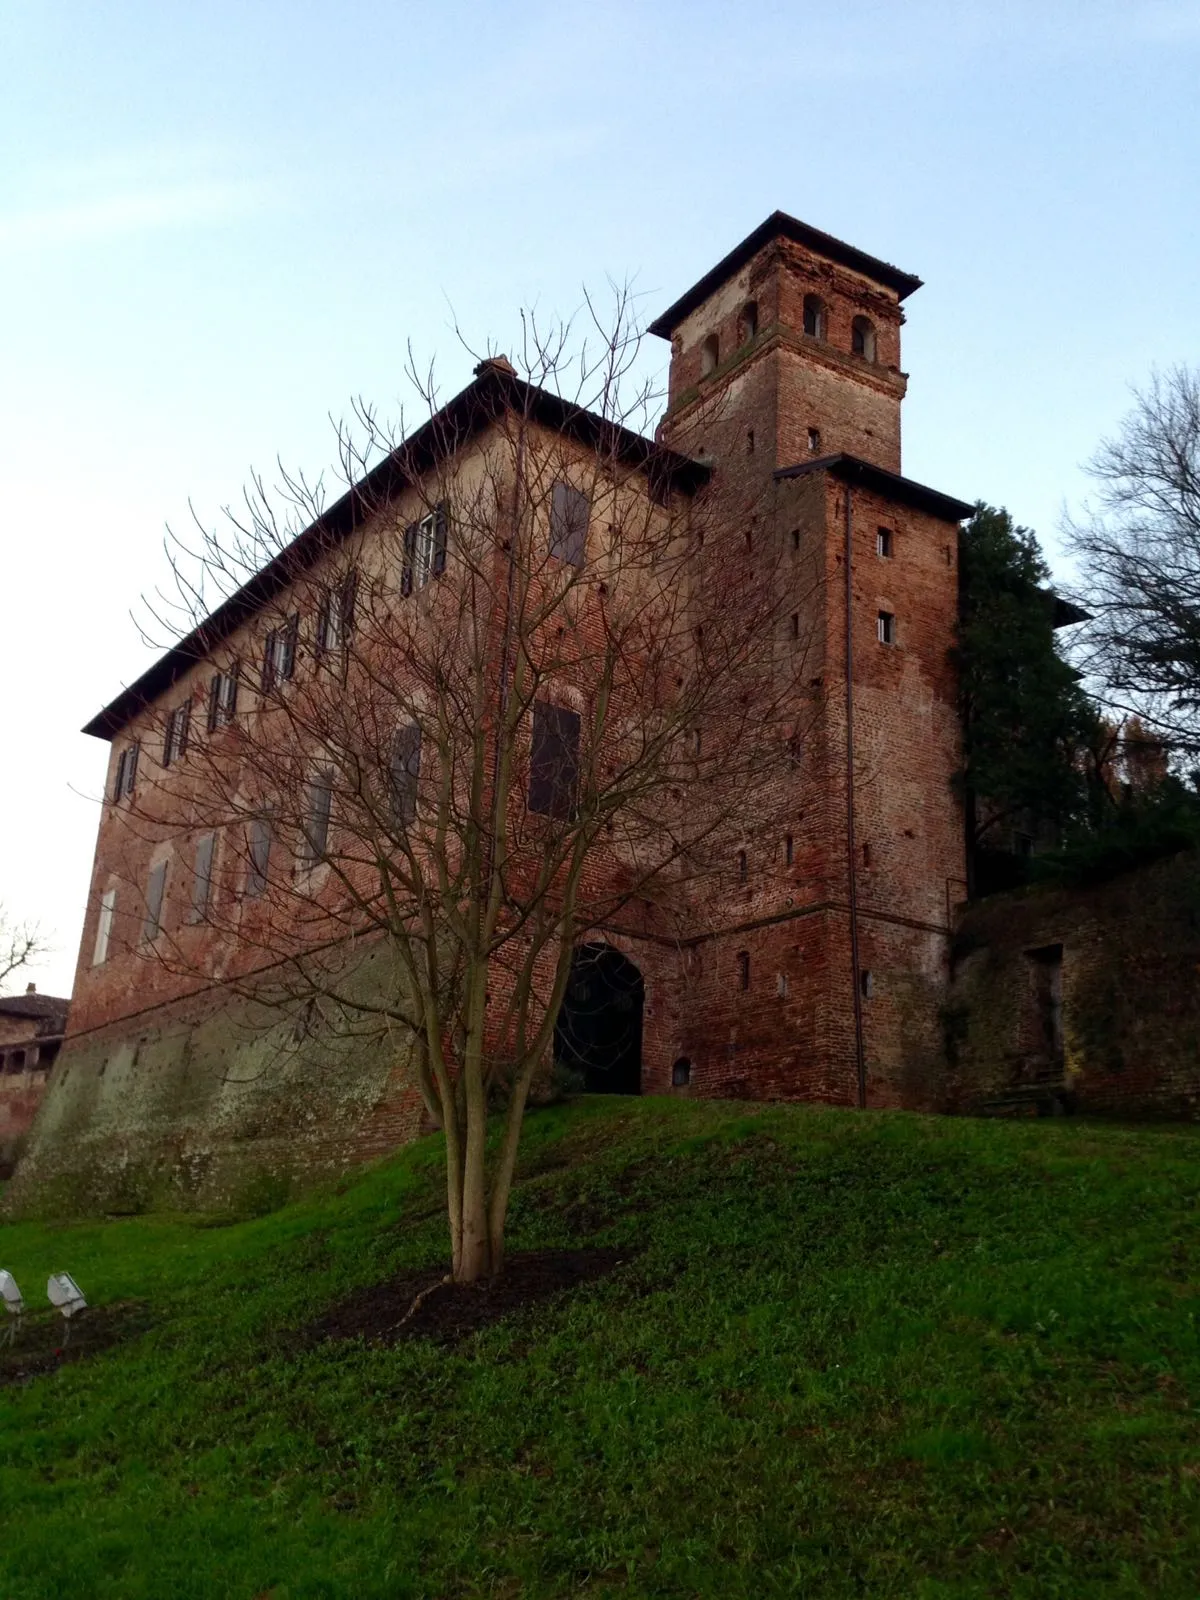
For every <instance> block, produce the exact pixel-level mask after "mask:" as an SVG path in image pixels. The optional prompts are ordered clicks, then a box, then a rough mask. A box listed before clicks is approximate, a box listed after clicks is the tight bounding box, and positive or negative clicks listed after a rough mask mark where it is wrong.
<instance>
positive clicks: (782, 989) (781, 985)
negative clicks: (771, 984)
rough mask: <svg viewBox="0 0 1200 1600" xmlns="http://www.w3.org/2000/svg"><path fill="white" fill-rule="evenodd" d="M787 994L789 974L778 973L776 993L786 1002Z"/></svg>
mask: <svg viewBox="0 0 1200 1600" xmlns="http://www.w3.org/2000/svg"><path fill="white" fill-rule="evenodd" d="M787 992H788V981H787V973H786V972H777V973H776V974H775V993H776V994H777V995H778V996H779V998H780V999H781V1000H786V999H787Z"/></svg>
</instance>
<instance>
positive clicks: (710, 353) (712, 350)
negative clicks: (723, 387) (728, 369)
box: [700, 333, 721, 378]
mask: <svg viewBox="0 0 1200 1600" xmlns="http://www.w3.org/2000/svg"><path fill="white" fill-rule="evenodd" d="M720 359H721V341H720V340H719V339H718V338H717V336H716V334H715V333H710V334H709V336H708V338H707V339H705V341H704V343H703V344H702V345H701V346H700V376H701V377H702V378H707V377H708V375H709V373H710V372H715V371H716V370H717V362H718V361H719V360H720Z"/></svg>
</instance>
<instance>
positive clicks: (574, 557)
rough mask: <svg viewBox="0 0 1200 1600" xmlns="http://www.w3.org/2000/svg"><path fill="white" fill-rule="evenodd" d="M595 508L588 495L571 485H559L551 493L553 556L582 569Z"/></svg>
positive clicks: (551, 550) (551, 541) (551, 544)
mask: <svg viewBox="0 0 1200 1600" xmlns="http://www.w3.org/2000/svg"><path fill="white" fill-rule="evenodd" d="M591 514H592V508H591V503H590V501H589V500H588V497H587V495H585V494H583V493H582V492H581V491H580V490H579V489H576V488H574V487H573V486H572V485H571V484H569V483H556V484H555V485H554V486H553V488H552V489H551V491H550V554H551V555H552V556H557V557H558V559H559V560H560V561H567V562H570V564H571V566H573V567H581V566H582V565H583V562H584V555H585V553H586V550H587V532H588V523H589V521H590V520H591Z"/></svg>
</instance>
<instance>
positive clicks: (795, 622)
mask: <svg viewBox="0 0 1200 1600" xmlns="http://www.w3.org/2000/svg"><path fill="white" fill-rule="evenodd" d="M799 637H800V613H799V612H798V611H793V612H792V638H793V639H798V638H799Z"/></svg>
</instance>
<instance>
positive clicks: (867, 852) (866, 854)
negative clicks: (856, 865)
mask: <svg viewBox="0 0 1200 1600" xmlns="http://www.w3.org/2000/svg"><path fill="white" fill-rule="evenodd" d="M862 863H863V866H864V867H867V868H868V869H869V868H870V865H871V846H870V845H869V844H864V845H863V847H862Z"/></svg>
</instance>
